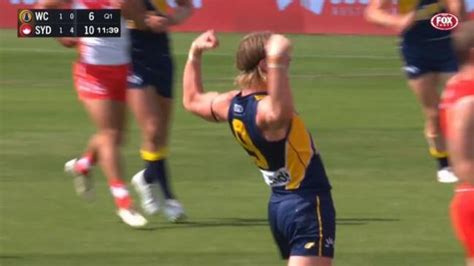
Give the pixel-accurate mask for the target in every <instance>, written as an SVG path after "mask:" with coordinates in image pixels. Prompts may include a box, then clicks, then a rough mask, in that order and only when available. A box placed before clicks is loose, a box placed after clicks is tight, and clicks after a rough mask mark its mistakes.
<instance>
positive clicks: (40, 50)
mask: <svg viewBox="0 0 474 266" xmlns="http://www.w3.org/2000/svg"><path fill="white" fill-rule="evenodd" d="M73 51H74V52H75V50H74V49H71V50H66V49H62V48H58V49H43V48H14V47H0V52H18V53H64V54H68V53H73ZM175 55H179V56H186V55H187V53H180V52H178V53H175ZM206 55H208V56H222V57H234V56H235V55H234V54H230V53H213V52H211V53H208V54H206ZM293 57H295V58H323V59H367V60H398V59H399V57H398V56H382V55H351V54H346V55H341V54H339V55H337V54H328V55H315V54H295V55H294V56H293Z"/></svg>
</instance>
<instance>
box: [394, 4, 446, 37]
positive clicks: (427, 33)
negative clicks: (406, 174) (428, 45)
mask: <svg viewBox="0 0 474 266" xmlns="http://www.w3.org/2000/svg"><path fill="white" fill-rule="evenodd" d="M398 9H399V13H400V14H407V13H409V12H411V11H416V22H415V24H414V25H413V26H412V27H410V28H409V29H408V30H407V31H405V32H404V33H403V34H402V38H403V39H404V41H405V42H424V41H434V40H440V39H447V38H448V37H449V35H450V31H443V30H438V29H436V28H434V27H433V26H431V23H430V20H431V18H432V17H433V16H434V15H436V14H439V13H445V12H446V7H445V4H444V1H443V0H399V1H398Z"/></svg>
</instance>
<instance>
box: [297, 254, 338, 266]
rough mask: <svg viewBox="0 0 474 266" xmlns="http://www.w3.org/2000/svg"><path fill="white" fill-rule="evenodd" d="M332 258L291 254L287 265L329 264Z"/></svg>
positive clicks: (312, 265) (324, 265)
mask: <svg viewBox="0 0 474 266" xmlns="http://www.w3.org/2000/svg"><path fill="white" fill-rule="evenodd" d="M331 265H332V259H331V258H324V257H303V256H291V257H290V259H289V260H288V266H331Z"/></svg>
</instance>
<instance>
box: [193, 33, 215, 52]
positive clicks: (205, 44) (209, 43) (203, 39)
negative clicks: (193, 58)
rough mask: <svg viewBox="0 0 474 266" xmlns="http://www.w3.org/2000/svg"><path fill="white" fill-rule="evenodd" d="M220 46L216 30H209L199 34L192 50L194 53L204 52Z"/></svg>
mask: <svg viewBox="0 0 474 266" xmlns="http://www.w3.org/2000/svg"><path fill="white" fill-rule="evenodd" d="M217 46H219V39H218V38H217V36H216V33H215V32H214V30H208V31H206V32H204V33H203V34H201V35H199V36H198V37H197V38H196V39H195V40H194V41H193V44H192V45H191V52H192V53H193V54H196V53H202V52H204V51H207V50H211V49H214V48H216V47H217Z"/></svg>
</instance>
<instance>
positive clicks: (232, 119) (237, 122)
mask: <svg viewBox="0 0 474 266" xmlns="http://www.w3.org/2000/svg"><path fill="white" fill-rule="evenodd" d="M265 96H266V94H265V93H255V94H250V95H246V96H242V95H241V93H239V94H237V95H236V96H235V97H234V98H233V100H232V102H231V105H230V107H229V115H228V120H229V124H230V128H231V130H232V133H233V134H234V137H235V138H236V140H237V142H238V143H239V144H240V145H241V146H242V147H243V148H244V150H245V151H246V152H247V153H248V155H250V156H251V157H252V158H253V160H254V162H255V164H256V165H257V167H258V168H259V169H260V171H261V173H262V175H263V178H264V180H265V182H266V183H267V184H268V185H269V186H270V187H272V191H273V192H274V193H292V192H295V191H307V190H308V191H316V192H324V191H329V190H330V189H331V185H330V184H329V180H328V178H327V175H326V171H325V169H324V165H323V163H322V161H321V158H320V155H319V154H318V152H317V151H316V149H315V146H314V143H313V139H312V137H311V134H310V133H309V132H308V131H307V129H306V127H305V125H304V123H303V121H302V120H301V118H299V116H298V115H296V114H295V115H294V117H293V120H292V121H291V126H290V128H289V131H288V133H287V136H286V137H285V138H284V139H282V140H279V141H267V140H266V139H265V138H264V137H263V136H262V134H261V133H260V130H259V129H258V128H257V124H256V114H257V105H258V102H259V101H260V100H261V99H262V98H263V97H265Z"/></svg>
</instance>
